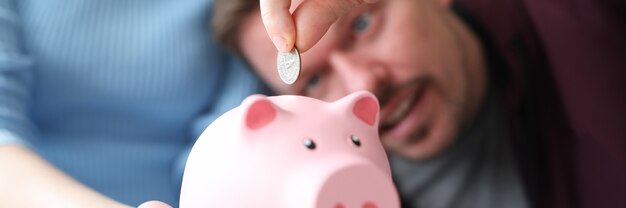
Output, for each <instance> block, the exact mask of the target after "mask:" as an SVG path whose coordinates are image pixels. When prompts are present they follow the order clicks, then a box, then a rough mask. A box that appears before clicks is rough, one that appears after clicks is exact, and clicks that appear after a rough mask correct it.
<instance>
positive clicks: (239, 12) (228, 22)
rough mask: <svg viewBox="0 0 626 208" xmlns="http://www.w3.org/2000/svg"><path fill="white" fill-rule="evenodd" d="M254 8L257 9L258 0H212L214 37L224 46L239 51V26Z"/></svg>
mask: <svg viewBox="0 0 626 208" xmlns="http://www.w3.org/2000/svg"><path fill="white" fill-rule="evenodd" d="M254 9H259V1H258V0H214V3H213V16H212V18H211V27H212V29H213V33H214V35H215V39H216V40H217V41H218V42H219V43H220V44H222V46H224V47H225V48H227V49H229V50H232V51H234V52H236V53H240V46H239V26H240V25H241V22H242V21H243V20H244V18H246V16H247V15H248V14H250V12H252V11H253V10H254Z"/></svg>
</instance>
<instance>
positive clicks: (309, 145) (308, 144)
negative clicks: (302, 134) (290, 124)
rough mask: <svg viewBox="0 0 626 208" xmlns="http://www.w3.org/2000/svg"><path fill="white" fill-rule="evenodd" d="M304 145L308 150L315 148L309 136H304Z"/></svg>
mask: <svg viewBox="0 0 626 208" xmlns="http://www.w3.org/2000/svg"><path fill="white" fill-rule="evenodd" d="M304 146H305V147H306V148H308V149H310V150H314V149H315V142H314V141H313V139H311V138H308V137H307V138H304Z"/></svg>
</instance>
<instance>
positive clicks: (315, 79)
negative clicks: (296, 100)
mask: <svg viewBox="0 0 626 208" xmlns="http://www.w3.org/2000/svg"><path fill="white" fill-rule="evenodd" d="M319 83H320V75H319V74H314V75H313V76H311V78H310V79H309V81H308V82H307V83H306V86H305V92H311V91H313V90H315V88H317V86H318V85H319Z"/></svg>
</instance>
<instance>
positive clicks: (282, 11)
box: [259, 0, 296, 52]
mask: <svg viewBox="0 0 626 208" xmlns="http://www.w3.org/2000/svg"><path fill="white" fill-rule="evenodd" d="M259 6H260V8H261V18H262V19H263V24H264V25H265V30H266V31H267V34H268V35H269V36H270V38H271V39H272V42H273V43H274V45H275V46H276V49H278V51H281V52H288V51H290V50H291V49H292V48H293V45H294V43H295V39H296V29H295V24H294V21H293V17H292V16H291V12H289V8H290V7H291V0H260V5H259Z"/></svg>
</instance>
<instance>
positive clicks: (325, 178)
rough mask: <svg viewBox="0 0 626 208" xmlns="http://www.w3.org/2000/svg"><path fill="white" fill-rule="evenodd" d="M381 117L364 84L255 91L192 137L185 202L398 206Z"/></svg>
mask: <svg viewBox="0 0 626 208" xmlns="http://www.w3.org/2000/svg"><path fill="white" fill-rule="evenodd" d="M378 117H379V105H378V101H377V99H376V97H374V95H372V94H371V93H369V92H365V91H361V92H356V93H353V94H350V95H348V96H346V97H344V98H342V99H340V100H338V101H335V102H332V103H327V102H324V101H320V100H316V99H313V98H308V97H301V96H276V97H266V96H263V95H252V96H250V97H248V98H246V99H245V100H244V101H243V102H242V104H241V105H240V106H239V107H237V108H234V109H233V110H231V111H229V112H227V113H225V114H224V115H222V116H221V117H220V118H218V119H217V120H215V121H214V122H213V123H212V124H211V125H210V126H209V127H207V129H206V130H205V131H204V132H203V133H202V135H201V136H200V138H199V139H198V141H197V142H196V143H195V145H194V147H193V149H192V151H191V153H190V155H189V158H188V160H187V165H186V167H185V174H184V177H183V184H182V190H181V196H180V207H181V208H196V207H197V208H200V207H202V208H253V207H259V208H398V207H400V202H399V201H400V200H399V196H398V193H397V191H396V189H395V186H394V184H393V182H392V179H391V171H390V168H389V163H388V161H387V156H386V154H385V152H384V150H383V148H382V145H381V143H380V140H379V137H378Z"/></svg>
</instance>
